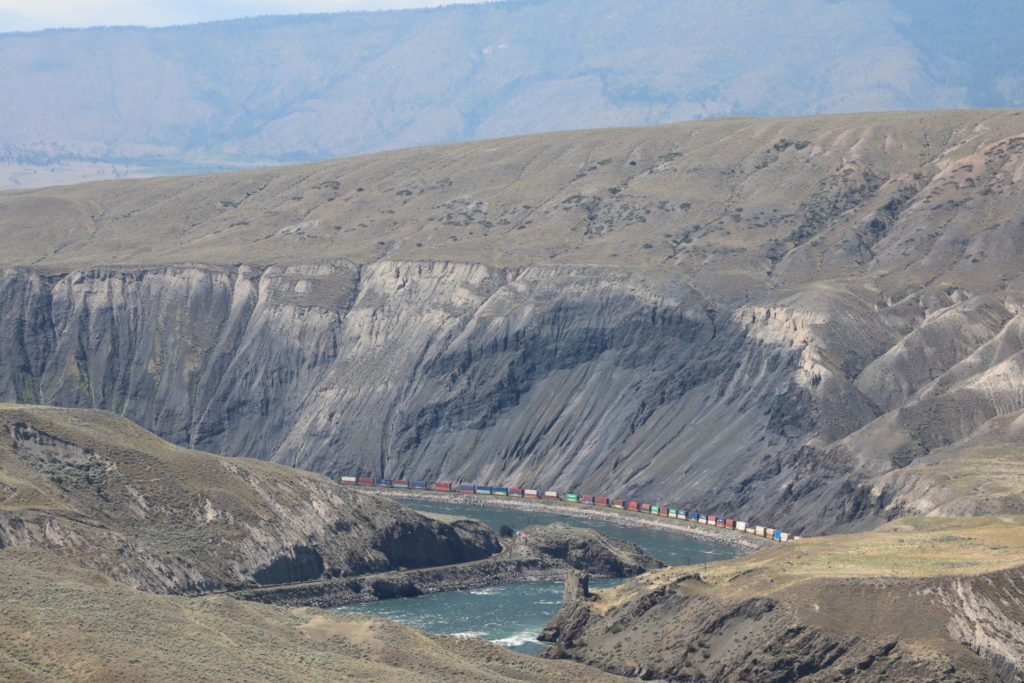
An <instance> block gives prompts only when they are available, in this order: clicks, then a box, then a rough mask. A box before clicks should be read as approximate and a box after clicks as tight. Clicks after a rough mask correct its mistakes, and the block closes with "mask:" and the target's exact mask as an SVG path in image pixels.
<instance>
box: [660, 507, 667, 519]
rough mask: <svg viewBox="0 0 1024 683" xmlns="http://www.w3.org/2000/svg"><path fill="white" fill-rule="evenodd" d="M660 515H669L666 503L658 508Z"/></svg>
mask: <svg viewBox="0 0 1024 683" xmlns="http://www.w3.org/2000/svg"><path fill="white" fill-rule="evenodd" d="M658 515H659V516H661V517H668V508H667V507H665V506H664V505H662V506H661V507H660V508H659V509H658Z"/></svg>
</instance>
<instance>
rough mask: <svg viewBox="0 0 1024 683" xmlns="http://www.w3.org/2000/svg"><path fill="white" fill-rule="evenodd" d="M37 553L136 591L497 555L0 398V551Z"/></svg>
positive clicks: (306, 488)
mask: <svg viewBox="0 0 1024 683" xmlns="http://www.w3.org/2000/svg"><path fill="white" fill-rule="evenodd" d="M5 547H13V548H19V547H20V548H47V549H49V550H51V551H52V552H54V553H56V554H59V555H61V556H63V557H64V558H65V559H64V561H65V562H68V563H72V564H75V565H78V566H82V567H87V568H90V569H97V570H100V571H103V572H105V573H106V574H108V575H109V576H111V577H112V578H114V579H116V580H118V581H121V582H123V583H126V584H128V585H130V586H135V587H137V588H144V589H147V590H151V591H156V592H171V593H181V592H196V591H201V590H211V589H218V588H225V587H240V586H252V585H257V584H275V583H284V582H288V581H298V580H308V579H318V578H324V577H336V576H347V575H354V574H361V573H371V572H377V571H386V570H389V569H397V568H399V567H426V566H435V565H441V564H450V563H453V562H463V561H468V560H475V559H481V558H484V557H487V556H488V555H490V554H493V553H495V552H497V550H498V549H499V546H498V543H497V541H496V539H495V538H494V537H493V534H491V533H490V532H489V531H487V530H486V528H484V527H482V526H481V527H480V528H477V527H476V526H474V525H473V524H471V523H470V524H466V523H464V522H463V523H459V524H455V525H451V524H446V523H442V522H438V521H436V520H429V519H426V518H424V517H422V516H420V515H418V514H416V513H414V512H412V511H410V510H407V509H405V508H403V507H401V506H399V505H397V504H396V503H394V502H392V501H390V500H387V499H383V498H378V497H376V496H371V495H366V494H363V493H360V492H357V491H352V490H346V489H343V488H342V487H341V486H339V485H338V484H336V483H334V482H331V481H329V480H327V479H326V478H324V477H321V476H319V475H314V474H310V473H306V472H300V471H298V470H293V469H290V468H287V467H281V466H278V465H271V464H268V463H265V462H260V461H256V460H247V459H241V458H239V459H227V458H220V457H217V456H214V455H210V454H208V453H201V452H197V451H190V450H187V449H184V448H180V447H177V446H173V445H171V444H169V443H167V442H166V441H163V440H162V439H159V438H157V437H156V436H154V435H153V434H151V433H150V432H147V431H145V430H143V429H142V428H140V427H138V426H136V425H134V424H132V423H131V422H129V421H128V420H125V419H124V418H120V417H117V416H115V415H113V414H111V413H106V412H101V411H90V410H67V409H61V408H44V407H35V406H15V405H4V404H0V548H5Z"/></svg>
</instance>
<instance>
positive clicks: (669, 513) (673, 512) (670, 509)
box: [668, 508, 679, 517]
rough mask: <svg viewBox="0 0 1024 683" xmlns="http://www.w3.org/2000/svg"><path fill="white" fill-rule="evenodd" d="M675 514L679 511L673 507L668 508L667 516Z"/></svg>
mask: <svg viewBox="0 0 1024 683" xmlns="http://www.w3.org/2000/svg"><path fill="white" fill-rule="evenodd" d="M677 514H679V511H678V510H676V509H675V508H669V509H668V516H669V517H675V516H676V515H677Z"/></svg>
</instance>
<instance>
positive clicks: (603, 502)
mask: <svg viewBox="0 0 1024 683" xmlns="http://www.w3.org/2000/svg"><path fill="white" fill-rule="evenodd" d="M597 504H598V505H608V499H607V498H602V497H601V496H598V497H597Z"/></svg>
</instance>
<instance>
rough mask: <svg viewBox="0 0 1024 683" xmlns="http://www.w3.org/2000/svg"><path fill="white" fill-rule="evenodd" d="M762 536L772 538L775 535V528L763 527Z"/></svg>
mask: <svg viewBox="0 0 1024 683" xmlns="http://www.w3.org/2000/svg"><path fill="white" fill-rule="evenodd" d="M764 537H765V538H774V537H775V529H765V530H764Z"/></svg>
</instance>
